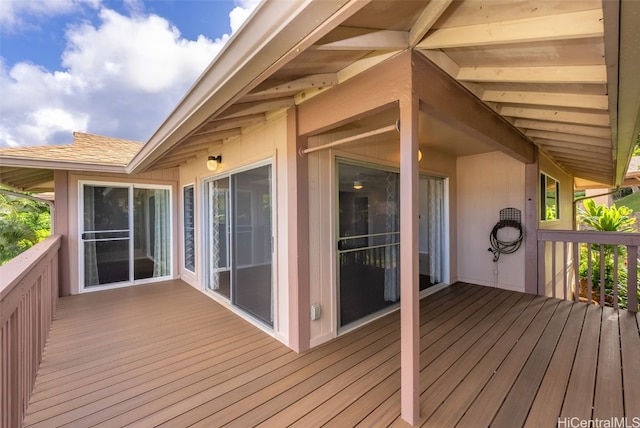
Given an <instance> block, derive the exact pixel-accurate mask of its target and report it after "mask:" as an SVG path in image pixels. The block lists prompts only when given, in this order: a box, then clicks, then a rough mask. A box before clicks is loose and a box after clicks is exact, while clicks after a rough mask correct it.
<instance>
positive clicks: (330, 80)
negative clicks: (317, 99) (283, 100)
mask: <svg viewBox="0 0 640 428" xmlns="http://www.w3.org/2000/svg"><path fill="white" fill-rule="evenodd" d="M337 84H338V75H337V74H336V73H323V74H314V75H310V76H306V77H304V78H302V79H296V80H292V81H290V82H287V83H283V84H280V85H277V86H273V87H271V88H269V89H265V90H262V91H258V92H253V93H250V94H247V95H245V96H244V97H243V98H242V101H243V102H248V101H256V100H261V99H265V98H273V97H276V96H283V95H286V96H291V95H293V94H296V93H298V92H300V91H303V90H306V89H311V88H326V87H330V86H334V85H337Z"/></svg>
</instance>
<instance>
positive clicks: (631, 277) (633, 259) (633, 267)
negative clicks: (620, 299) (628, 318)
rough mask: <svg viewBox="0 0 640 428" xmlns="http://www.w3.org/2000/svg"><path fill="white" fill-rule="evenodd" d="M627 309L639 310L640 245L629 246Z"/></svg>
mask: <svg viewBox="0 0 640 428" xmlns="http://www.w3.org/2000/svg"><path fill="white" fill-rule="evenodd" d="M627 310H629V311H631V312H638V246H637V245H629V246H628V247H627Z"/></svg>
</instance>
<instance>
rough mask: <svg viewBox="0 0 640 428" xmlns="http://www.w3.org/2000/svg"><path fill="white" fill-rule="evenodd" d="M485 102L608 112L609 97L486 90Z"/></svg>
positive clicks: (483, 96) (483, 98) (483, 97)
mask: <svg viewBox="0 0 640 428" xmlns="http://www.w3.org/2000/svg"><path fill="white" fill-rule="evenodd" d="M482 100H483V101H492V102H496V103H509V104H533V105H541V106H559V107H576V108H584V109H594V110H608V109H609V97H607V96H606V95H581V94H559V93H552V92H515V91H493V90H486V91H484V94H483V95H482Z"/></svg>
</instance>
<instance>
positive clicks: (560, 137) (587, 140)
mask: <svg viewBox="0 0 640 428" xmlns="http://www.w3.org/2000/svg"><path fill="white" fill-rule="evenodd" d="M525 135H526V136H527V137H529V138H533V139H536V138H542V139H545V140H552V141H557V142H567V143H577V144H580V145H584V146H596V147H607V148H609V149H611V140H609V139H606V138H595V137H588V136H585V135H576V134H564V133H559V132H552V131H539V130H536V129H529V130H527V131H526V132H525Z"/></svg>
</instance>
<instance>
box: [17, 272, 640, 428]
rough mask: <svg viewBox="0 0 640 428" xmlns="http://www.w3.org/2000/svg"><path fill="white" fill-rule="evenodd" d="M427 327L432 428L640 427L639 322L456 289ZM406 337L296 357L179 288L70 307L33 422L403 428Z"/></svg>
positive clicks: (425, 408)
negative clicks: (623, 422)
mask: <svg viewBox="0 0 640 428" xmlns="http://www.w3.org/2000/svg"><path fill="white" fill-rule="evenodd" d="M421 325H422V326H421V335H422V340H421V348H422V353H421V357H420V363H421V367H422V372H421V379H420V382H421V388H422V396H421V417H422V423H423V425H424V426H427V427H451V426H456V425H458V426H462V427H481V426H489V425H491V426H496V427H516V426H531V427H553V426H557V423H558V418H559V417H561V418H565V417H566V418H572V417H573V418H579V419H581V420H588V419H595V418H598V419H601V420H602V419H610V418H621V417H623V416H627V417H628V418H629V419H628V423H629V424H631V423H632V422H633V421H632V419H631V418H634V417H637V418H639V419H637V421H639V422H640V335H639V333H638V318H637V316H635V315H634V314H631V313H628V312H620V313H619V314H618V313H617V312H615V311H613V310H609V309H606V308H605V309H604V310H602V309H600V308H598V307H595V306H588V305H586V304H583V303H578V304H575V303H571V302H566V301H560V300H555V299H548V298H544V297H535V296H530V295H525V294H520V293H514V292H509V291H502V290H496V289H491V288H486V287H479V286H471V285H468V284H458V285H455V286H452V287H448V288H447V289H445V290H443V291H441V292H439V293H437V294H435V295H433V296H430V297H428V298H427V299H425V300H423V301H422V304H421ZM399 339H400V332H399V318H398V313H397V312H396V313H394V314H391V315H389V316H386V317H384V318H382V319H380V320H378V321H375V322H374V323H372V324H369V325H367V326H365V327H363V328H361V329H358V330H356V331H353V332H351V333H349V334H347V335H344V336H342V337H340V338H338V339H336V340H334V341H332V342H330V343H328V344H326V345H324V346H321V347H319V348H317V349H314V350H312V351H310V352H307V353H304V354H301V355H299V354H296V353H294V352H292V351H289V350H288V349H287V348H286V347H285V346H283V345H281V344H280V343H278V342H277V341H275V340H274V339H273V338H271V337H269V336H268V335H267V334H265V333H263V332H261V331H260V330H258V329H256V328H255V327H253V326H251V325H250V324H248V323H246V322H245V321H243V320H242V319H241V318H239V317H237V316H236V315H234V314H232V313H231V312H229V311H227V310H225V309H224V308H222V307H221V306H220V305H218V304H216V303H215V302H213V301H212V300H211V299H209V298H207V297H206V296H203V295H202V294H200V293H198V292H197V291H196V290H194V289H192V288H191V287H189V286H187V285H186V284H184V283H182V282H180V281H172V282H167V283H162V284H155V285H146V286H137V287H131V288H125V289H119V290H113V291H107V292H100V293H90V294H84V295H80V296H72V297H68V298H63V299H61V301H60V303H59V305H58V312H57V314H56V318H55V321H54V324H53V328H52V331H51V333H50V336H49V340H48V343H47V347H46V351H45V355H44V361H43V363H42V365H41V367H40V370H39V373H38V378H37V381H36V386H35V390H34V393H33V396H32V399H31V402H30V405H29V408H28V412H27V416H26V418H25V425H26V426H30V427H53V426H72V427H89V426H105V427H119V426H126V425H132V426H140V427H150V426H158V425H160V426H168V427H182V426H191V425H194V426H203V427H211V426H222V425H228V426H234V427H248V426H264V427H284V426H296V427H316V426H321V425H327V426H336V427H348V426H363V427H371V426H376V427H377V426H406V424H405V423H404V422H403V421H402V420H401V419H399V416H400V393H399V387H400V374H399V364H400V363H399V361H400V358H399V351H400V345H399ZM565 426H569V425H565Z"/></svg>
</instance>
